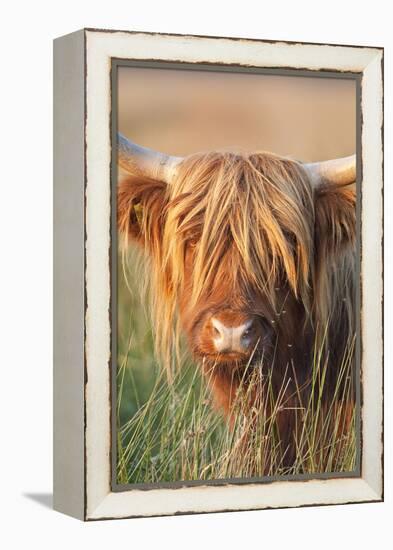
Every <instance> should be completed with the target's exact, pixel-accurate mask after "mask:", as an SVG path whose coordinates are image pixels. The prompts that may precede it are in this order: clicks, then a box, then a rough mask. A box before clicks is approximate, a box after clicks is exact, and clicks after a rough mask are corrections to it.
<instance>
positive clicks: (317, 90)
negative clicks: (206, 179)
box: [118, 67, 356, 161]
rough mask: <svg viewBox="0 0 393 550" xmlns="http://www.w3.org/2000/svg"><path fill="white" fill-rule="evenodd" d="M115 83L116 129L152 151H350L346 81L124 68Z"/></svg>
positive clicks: (352, 124)
mask: <svg viewBox="0 0 393 550" xmlns="http://www.w3.org/2000/svg"><path fill="white" fill-rule="evenodd" d="M118 78H119V80H118V109H119V112H118V128H119V130H120V132H122V133H124V134H125V135H127V136H128V137H129V138H130V139H131V140H133V141H135V142H137V143H139V144H141V145H145V146H148V147H150V148H152V149H157V150H161V151H163V152H166V153H170V154H173V155H187V154H190V153H194V152H196V151H203V150H207V149H221V148H231V147H234V148H242V149H247V150H258V149H259V150H265V151H272V152H274V153H277V154H281V155H285V156H289V157H292V158H296V159H298V160H301V161H314V160H325V159H328V158H333V157H339V156H347V155H351V154H353V153H354V152H355V146H356V84H355V81H354V80H343V79H338V78H315V77H314V78H312V77H294V76H268V75H261V74H248V73H227V72H210V71H208V72H206V71H196V70H167V69H142V68H132V67H120V68H119V77H118Z"/></svg>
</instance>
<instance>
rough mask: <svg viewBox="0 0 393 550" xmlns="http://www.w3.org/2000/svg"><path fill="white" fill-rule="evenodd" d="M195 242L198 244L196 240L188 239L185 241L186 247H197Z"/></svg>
mask: <svg viewBox="0 0 393 550" xmlns="http://www.w3.org/2000/svg"><path fill="white" fill-rule="evenodd" d="M197 242H198V241H197V240H196V239H189V240H188V241H187V246H188V247H189V248H195V247H196V245H197Z"/></svg>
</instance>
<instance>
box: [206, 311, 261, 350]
mask: <svg viewBox="0 0 393 550" xmlns="http://www.w3.org/2000/svg"><path fill="white" fill-rule="evenodd" d="M211 326H212V333H213V334H212V337H213V343H214V347H215V349H216V351H217V352H218V353H230V352H238V353H245V352H249V351H251V350H252V349H253V348H254V347H255V346H256V345H257V343H258V340H259V339H260V336H261V335H260V331H259V324H258V323H257V321H256V319H254V318H245V319H244V320H243V322H241V323H239V324H233V323H230V322H229V320H227V319H222V318H220V317H219V316H214V317H212V318H211Z"/></svg>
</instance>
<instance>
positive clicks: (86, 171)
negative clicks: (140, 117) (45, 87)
mask: <svg viewBox="0 0 393 550" xmlns="http://www.w3.org/2000/svg"><path fill="white" fill-rule="evenodd" d="M116 59H117V60H119V59H132V60H135V61H149V62H150V63H151V62H159V61H160V62H171V63H189V64H207V63H208V64H217V65H222V66H228V67H231V66H232V67H256V68H261V69H262V68H264V69H269V70H280V69H281V70H284V69H285V70H291V71H299V72H300V71H315V73H316V74H317V73H320V72H326V73H329V72H330V73H333V72H334V73H353V74H354V75H357V78H358V80H359V85H360V90H361V93H360V120H361V127H360V130H359V131H360V138H359V139H360V145H361V155H358V160H357V163H358V164H357V166H358V170H357V174H358V175H357V178H358V182H357V183H358V185H360V189H361V195H360V196H361V199H360V200H361V208H360V211H361V222H360V228H361V250H362V253H361V264H360V274H361V317H360V325H361V326H360V330H361V341H362V350H361V365H360V368H361V437H360V445H361V468H360V471H359V475H358V476H356V477H353V476H352V477H345V476H343V477H335V478H327V479H312V480H288V479H286V480H283V481H281V480H277V481H272V482H270V483H266V482H264V483H256V482H250V483H244V484H241V485H239V484H231V483H226V484H221V485H206V484H205V485H204V484H203V483H201V484H197V485H194V486H184V487H181V488H156V489H150V490H144V489H140V488H139V489H130V490H125V491H121V492H119V491H114V490H113V488H112V481H111V476H112V466H111V438H112V435H111V307H112V305H111V272H110V257H111V223H110V220H111V208H112V201H113V196H112V193H111V163H112V157H111V150H112V149H111V147H112V136H111V126H110V119H111V104H112V103H111V93H112V88H111V63H112V60H116ZM54 158H55V166H54V188H55V202H54V214H55V235H54V237H55V238H54V252H55V254H54V263H55V266H54V271H55V287H54V289H55V290H54V292H55V312H54V321H55V328H54V350H55V351H54V507H55V509H56V510H59V511H61V512H63V513H66V514H69V515H71V516H74V517H77V518H79V519H82V520H98V519H107V518H127V517H145V516H157V515H173V514H186V513H205V512H220V511H234V510H256V509H264V508H282V507H296V506H309V505H325V504H344V503H356V502H373V501H381V500H382V499H383V318H382V304H383V256H382V244H383V242H382V241H383V50H382V49H381V48H370V47H359V46H339V45H325V44H305V43H300V42H299V43H286V42H271V41H263V40H245V39H244V40H243V39H233V38H220V37H200V36H181V35H165V34H149V33H140V32H124V31H104V30H95V29H84V30H81V31H77V32H75V33H72V34H70V35H67V36H64V37H61V38H58V39H56V40H55V43H54Z"/></svg>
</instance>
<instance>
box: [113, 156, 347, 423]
mask: <svg viewBox="0 0 393 550" xmlns="http://www.w3.org/2000/svg"><path fill="white" fill-rule="evenodd" d="M355 199H356V197H355V186H354V185H350V186H332V185H328V184H325V183H323V182H322V183H321V184H320V185H319V186H317V187H315V186H314V185H313V184H312V183H311V181H310V179H309V177H308V175H307V172H306V170H305V169H304V168H303V166H302V165H301V163H298V162H295V161H293V160H289V159H286V158H281V157H278V156H275V155H273V154H270V153H252V154H238V153H228V152H224V153H222V152H210V153H204V154H196V155H192V156H190V157H187V158H185V159H184V160H183V162H182V163H181V165H180V167H179V170H178V172H177V175H176V177H175V178H174V180H173V181H172V182H171V184H169V185H166V184H165V183H163V182H161V181H155V180H149V179H145V178H141V177H128V178H126V179H123V180H122V181H121V182H120V185H119V192H118V227H119V231H120V233H121V234H122V235H123V236H124V243H125V246H126V247H127V244H128V242H129V240H132V241H136V242H138V243H139V244H141V245H142V246H143V247H144V249H145V250H146V252H147V255H146V256H147V258H148V264H149V265H148V269H149V277H150V280H151V311H152V315H153V326H154V330H155V333H156V334H155V337H156V348H157V353H158V355H159V356H160V357H162V358H163V361H164V363H165V364H166V365H167V366H168V367H169V368H170V365H171V364H172V363H173V362H175V363H176V362H177V361H173V358H174V357H176V354H177V352H178V342H179V334H180V332H181V331H184V332H185V334H186V336H187V339H188V343H189V347H190V349H191V352H192V353H193V355H194V357H196V358H197V359H198V360H199V361H200V362H201V364H202V368H203V371H204V372H205V373H206V374H208V376H209V380H210V383H211V386H212V389H213V393H214V395H215V398H216V404H217V406H219V407H221V408H223V409H224V410H225V411H226V413H227V414H228V415H229V416H230V415H231V411H232V403H233V400H234V396H235V395H236V389H237V387H238V385H239V380H240V378H241V377H242V373H243V372H244V368H245V365H246V364H249V363H250V362H258V361H259V362H261V361H262V363H263V369H265V370H266V369H274V370H273V373H274V376H273V381H274V383H275V386H276V388H275V389H276V391H277V392H278V391H279V389H280V387H281V385H282V381H283V379H284V373H285V372H286V371H287V369H288V365H292V366H293V368H294V369H295V375H296V377H297V380H298V383H299V384H300V385H303V386H307V381H308V380H309V377H310V365H311V364H312V357H313V354H314V353H315V350H316V349H319V348H320V347H321V346H322V343H323V347H324V349H325V355H326V361H328V364H329V366H328V368H327V370H326V372H327V375H326V376H327V387H330V388H332V389H331V391H332V392H333V391H334V390H333V388H334V387H335V384H336V379H337V372H338V365H339V363H340V361H341V360H342V356H343V354H344V350H345V348H346V346H347V344H348V342H350V341H352V338H353V301H354V299H353V262H354V246H355ZM220 312H221V313H220ZM217 313H220V314H223V315H227V316H228V315H229V316H233V317H234V318H236V319H237V322H240V320H241V319H242V318H243V317H242V316H247V317H252V318H255V319H258V323H259V325H258V342H257V345H256V347H255V348H254V349H253V352H252V354H248V355H247V354H244V355H241V354H239V355H238V356H235V357H234V356H230V355H225V354H223V355H220V354H217V352H215V351H214V348H212V345H211V342H212V334H211V331H212V330H213V328H212V326H211V324H209V319H210V318H211V316H212V315H213V314H217ZM234 326H235V325H234ZM263 369H262V370H263ZM288 392H289V393H288V396H290V395H291V393H290V392H292V394H293V393H294V389H293V388H290V389H289V390H288ZM257 394H258V392H256V394H255V396H254V400H258V399H260V397H261V396H258V395H257ZM288 398H289V397H288ZM327 398H328V397H327ZM250 406H251V405H250ZM292 429H293V426H292V425H291V421H290V415H289V416H288V414H287V415H283V418H282V431H283V433H284V432H285V433H287V434H290V433H291V430H292Z"/></svg>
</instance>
